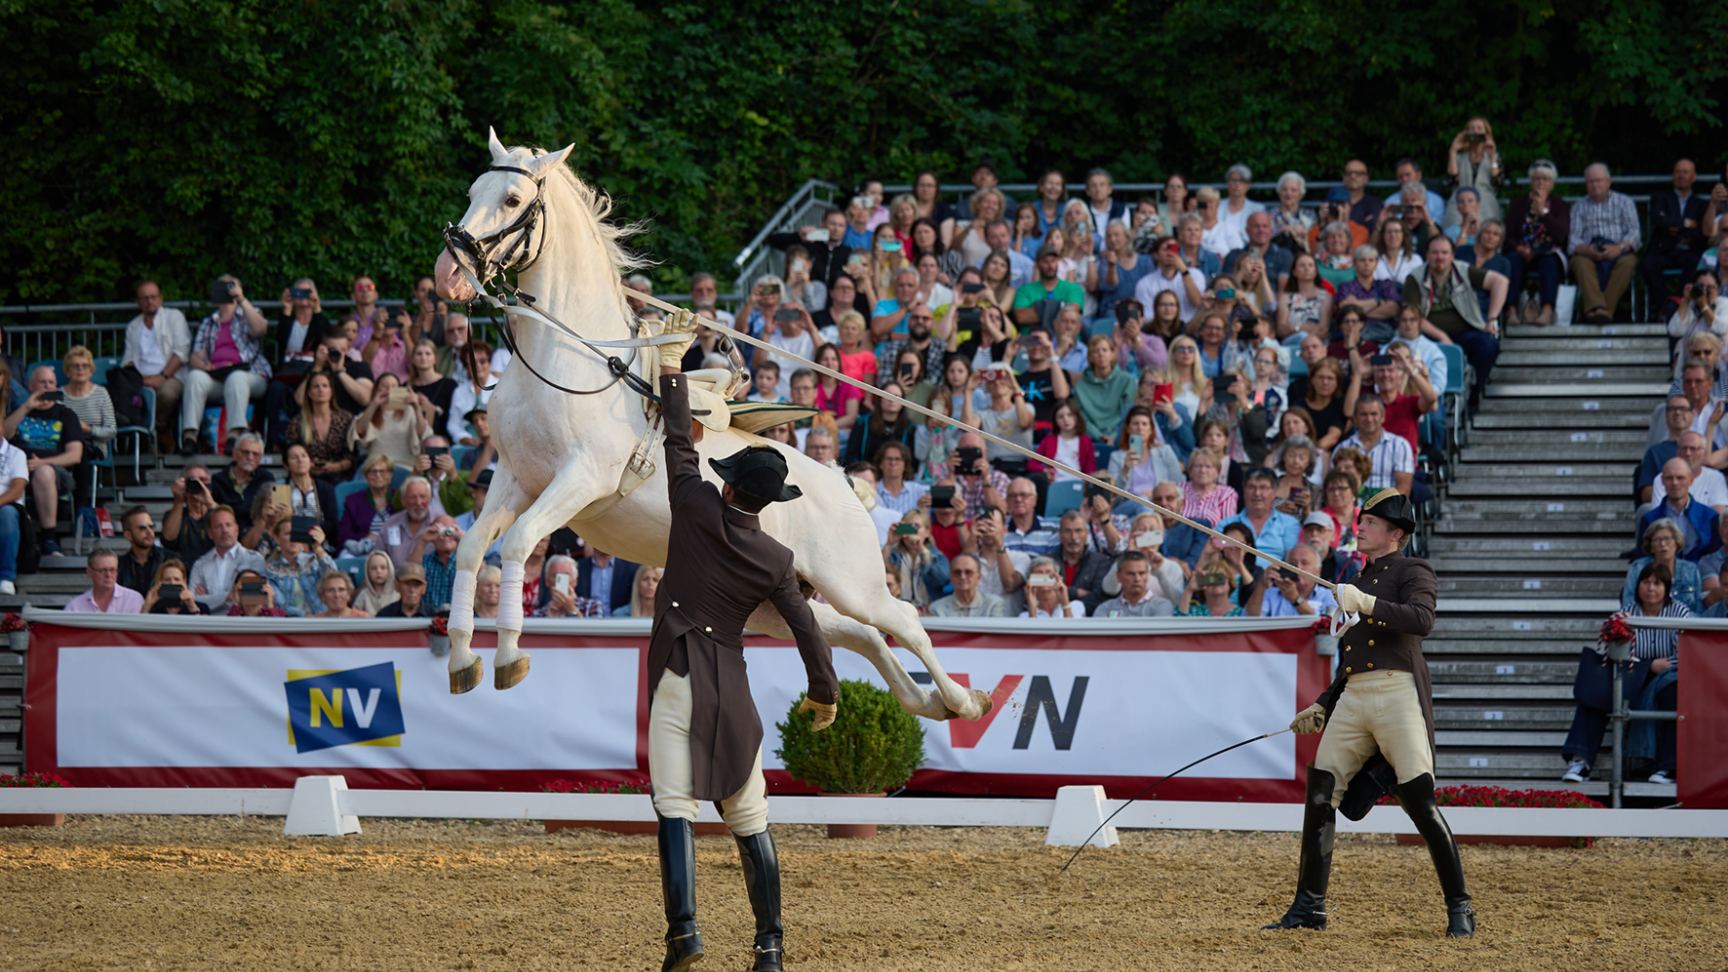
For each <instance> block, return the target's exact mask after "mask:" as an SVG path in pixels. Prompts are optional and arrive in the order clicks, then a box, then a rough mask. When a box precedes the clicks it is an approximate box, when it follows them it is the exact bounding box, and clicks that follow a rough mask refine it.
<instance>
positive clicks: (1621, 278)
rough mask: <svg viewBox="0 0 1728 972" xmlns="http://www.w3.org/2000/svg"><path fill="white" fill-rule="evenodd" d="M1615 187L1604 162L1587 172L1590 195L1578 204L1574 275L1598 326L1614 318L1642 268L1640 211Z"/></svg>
mask: <svg viewBox="0 0 1728 972" xmlns="http://www.w3.org/2000/svg"><path fill="white" fill-rule="evenodd" d="M1612 185H1613V180H1612V179H1611V178H1610V177H1609V173H1608V167H1607V166H1606V165H1603V164H1602V163H1600V162H1598V163H1596V164H1595V165H1592V166H1590V167H1589V168H1587V169H1585V170H1584V193H1585V196H1584V198H1583V199H1580V200H1578V201H1577V202H1575V203H1573V204H1572V231H1571V238H1570V239H1569V240H1568V241H1567V242H1568V244H1569V249H1570V250H1571V251H1572V276H1573V278H1574V279H1576V280H1577V281H1578V299H1579V300H1580V301H1581V302H1582V303H1583V305H1584V319H1585V320H1586V321H1589V322H1590V323H1592V324H1600V323H1603V322H1606V321H1609V320H1612V319H1613V317H1614V308H1615V307H1617V306H1619V304H1620V298H1621V297H1623V296H1625V294H1626V291H1627V289H1628V288H1629V287H1631V286H1632V275H1633V273H1635V272H1636V271H1637V269H1638V245H1639V242H1640V239H1641V232H1640V230H1639V224H1638V209H1637V207H1636V206H1634V205H1633V204H1632V197H1630V196H1627V195H1624V194H1622V193H1618V192H1614V191H1613V190H1612V189H1611V188H1610V187H1611V186H1612Z"/></svg>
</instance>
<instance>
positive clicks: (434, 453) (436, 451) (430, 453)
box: [420, 446, 450, 459]
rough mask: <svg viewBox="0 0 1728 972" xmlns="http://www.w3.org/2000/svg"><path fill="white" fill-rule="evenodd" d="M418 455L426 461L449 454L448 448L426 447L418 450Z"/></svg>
mask: <svg viewBox="0 0 1728 972" xmlns="http://www.w3.org/2000/svg"><path fill="white" fill-rule="evenodd" d="M420 454H421V455H423V456H425V457H426V458H428V459H437V458H438V457H439V456H447V455H449V454H450V447H449V446H426V447H424V448H422V449H421V450H420Z"/></svg>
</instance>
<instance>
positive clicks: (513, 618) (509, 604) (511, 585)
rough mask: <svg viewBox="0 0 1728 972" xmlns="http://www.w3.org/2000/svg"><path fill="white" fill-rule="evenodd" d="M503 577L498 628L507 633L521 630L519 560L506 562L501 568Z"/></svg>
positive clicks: (520, 569)
mask: <svg viewBox="0 0 1728 972" xmlns="http://www.w3.org/2000/svg"><path fill="white" fill-rule="evenodd" d="M502 570H503V573H504V577H503V585H502V589H501V590H500V591H499V600H498V627H500V628H503V629H506V630H508V631H521V630H522V576H523V567H522V562H521V561H519V560H506V561H504V564H503V567H502Z"/></svg>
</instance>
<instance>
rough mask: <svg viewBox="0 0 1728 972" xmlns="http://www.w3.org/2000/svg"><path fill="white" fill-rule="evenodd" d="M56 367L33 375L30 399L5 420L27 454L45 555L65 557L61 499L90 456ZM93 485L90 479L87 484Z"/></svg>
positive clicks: (10, 436) (15, 442)
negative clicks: (58, 532) (59, 536)
mask: <svg viewBox="0 0 1728 972" xmlns="http://www.w3.org/2000/svg"><path fill="white" fill-rule="evenodd" d="M62 398H64V394H63V393H62V392H61V391H60V384H59V380H58V378H57V377H56V375H55V374H54V367H53V366H52V365H42V366H40V367H38V368H37V369H36V370H35V371H34V372H32V373H31V374H30V397H29V398H26V399H25V400H24V402H23V404H21V405H19V406H18V407H17V408H15V409H13V410H12V414H10V415H8V416H6V423H5V424H6V429H5V431H6V438H8V439H10V440H11V441H12V444H13V445H14V446H17V447H18V448H19V449H21V450H23V452H24V456H25V459H24V467H25V470H26V471H27V472H28V473H29V476H30V495H31V497H32V498H33V499H35V501H36V522H37V523H38V524H40V525H41V528H42V552H43V553H44V554H46V555H49V556H56V555H58V554H59V553H60V544H59V542H58V541H56V540H55V539H54V531H55V528H56V527H57V526H58V525H59V523H60V496H61V494H62V493H74V492H75V487H76V484H77V483H78V481H79V478H80V476H81V475H88V473H85V472H84V471H83V467H84V464H85V462H86V461H87V460H88V458H89V457H88V456H86V455H85V440H84V434H83V432H82V428H83V426H82V424H81V422H80V420H79V418H78V413H76V412H74V411H72V409H70V408H68V407H66V404H65V403H64V402H63V401H62ZM85 482H88V480H85Z"/></svg>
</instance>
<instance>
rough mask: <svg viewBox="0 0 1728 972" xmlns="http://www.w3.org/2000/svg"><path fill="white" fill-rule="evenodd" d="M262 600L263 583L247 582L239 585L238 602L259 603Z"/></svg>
mask: <svg viewBox="0 0 1728 972" xmlns="http://www.w3.org/2000/svg"><path fill="white" fill-rule="evenodd" d="M263 599H264V582H263V581H247V582H246V583H244V584H241V585H240V600H242V601H261V600H263Z"/></svg>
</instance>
